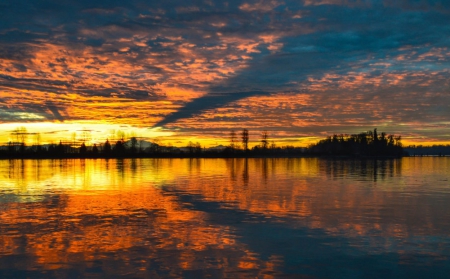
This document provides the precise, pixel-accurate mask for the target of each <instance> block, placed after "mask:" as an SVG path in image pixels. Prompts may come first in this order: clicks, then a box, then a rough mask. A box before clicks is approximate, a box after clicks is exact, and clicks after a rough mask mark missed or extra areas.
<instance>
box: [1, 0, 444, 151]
mask: <svg viewBox="0 0 450 279" xmlns="http://www.w3.org/2000/svg"><path fill="white" fill-rule="evenodd" d="M0 14H1V15H2V19H1V20H0V143H1V144H4V143H6V142H8V141H10V140H14V136H13V135H12V134H11V132H12V131H14V130H15V129H17V127H25V128H26V129H27V131H28V132H29V133H30V136H29V137H28V141H29V142H30V143H31V142H32V141H33V140H34V141H36V140H37V139H36V137H34V135H36V134H37V133H39V134H40V137H39V142H42V143H48V142H59V140H60V139H67V140H70V139H81V138H85V139H86V138H88V139H89V141H90V142H91V143H95V142H103V141H104V140H106V139H107V138H109V139H114V138H115V137H118V135H120V134H121V133H124V134H125V135H126V136H127V137H130V136H137V137H140V138H143V139H148V140H156V141H157V142H160V143H163V144H171V145H175V146H183V145H186V143H187V142H189V141H193V142H200V143H201V144H202V145H203V146H206V147H208V146H215V145H219V144H223V145H226V144H228V141H229V140H228V138H229V135H230V131H232V130H234V131H236V132H237V133H238V134H239V132H240V131H242V129H244V128H246V129H248V130H249V135H250V142H251V144H250V145H255V144H257V143H258V141H259V140H260V139H261V132H262V131H264V130H266V131H268V134H269V138H270V140H273V141H274V142H275V143H276V144H277V145H279V146H283V145H296V146H307V145H308V144H310V143H313V142H315V141H317V140H319V139H322V138H324V137H326V136H328V135H331V134H334V133H339V134H340V133H344V134H353V133H359V132H363V131H367V130H372V129H374V128H378V131H384V132H387V133H389V134H396V135H402V139H403V143H404V144H450V35H449V34H450V1H446V0H429V1H426V0H411V1H407V0H317V1H313V0H295V1H290V0H284V1H278V0H269V1H260V0H256V1H249V0H243V1H240V0H230V1H223V0H220V1H219V0H205V1H200V0H199V1H195V0H192V1H189V0H166V1H148V0H128V1H118V0H96V1H92V0H89V1H88V0H79V1H73V0H71V1H68V0H58V1H56V0H34V1H27V0H3V1H1V2H0ZM87 134H88V136H86V135H87ZM33 138H35V139H33Z"/></svg>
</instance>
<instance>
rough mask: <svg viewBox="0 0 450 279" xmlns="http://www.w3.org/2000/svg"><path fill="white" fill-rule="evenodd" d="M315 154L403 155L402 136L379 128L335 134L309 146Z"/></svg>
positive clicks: (310, 150)
mask: <svg viewBox="0 0 450 279" xmlns="http://www.w3.org/2000/svg"><path fill="white" fill-rule="evenodd" d="M309 152H310V153H311V154H314V155H328V156H363V157H373V156H396V157H399V156H403V155H404V154H403V147H402V142H401V136H396V135H387V134H386V133H384V132H382V133H378V132H377V129H374V130H373V132H372V131H368V132H363V133H359V134H353V135H345V134H340V135H337V134H335V135H333V136H329V137H327V138H326V139H323V140H321V141H319V142H318V143H316V144H313V145H311V146H310V147H309Z"/></svg>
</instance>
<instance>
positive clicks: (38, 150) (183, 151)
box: [0, 128, 404, 158]
mask: <svg viewBox="0 0 450 279" xmlns="http://www.w3.org/2000/svg"><path fill="white" fill-rule="evenodd" d="M27 134H28V133H26V129H22V128H21V129H16V130H14V131H13V132H12V133H11V135H12V136H13V137H15V138H16V141H14V142H13V141H10V142H8V144H7V145H6V146H3V148H0V157H3V158H16V157H17V158H20V157H33V158H34V157H36V158H72V157H73V158H78V157H81V158H83V157H86V158H97V157H261V156H274V157H276V156H283V157H301V156H351V157H372V156H389V157H392V156H396V157H398V156H402V155H404V154H403V148H402V144H401V136H395V135H387V134H386V133H384V132H383V133H378V132H377V129H374V130H373V132H372V131H368V132H363V133H359V134H354V135H346V134H335V135H333V136H329V137H327V138H326V139H323V140H320V141H319V142H317V143H315V144H312V145H310V146H309V147H307V148H304V147H295V146H289V145H286V146H277V145H276V144H275V142H274V141H273V140H270V138H269V133H268V131H266V130H264V131H262V132H260V134H259V135H256V136H257V137H258V138H259V139H257V140H254V141H253V143H255V142H256V144H254V145H253V147H251V148H250V146H249V142H250V133H249V130H248V129H242V130H241V131H240V132H236V131H235V130H232V131H230V133H229V139H228V140H229V144H228V145H227V146H221V147H220V148H218V147H217V148H204V147H202V146H201V145H200V143H198V142H197V143H193V142H189V143H188V144H187V146H185V147H174V146H170V145H169V146H165V145H162V144H159V143H158V142H157V141H153V142H145V143H146V144H145V145H144V141H142V140H141V139H139V138H138V137H135V136H133V137H131V138H130V139H129V140H125V137H124V134H123V133H122V134H121V138H120V139H118V140H112V141H110V140H109V139H107V140H106V141H105V142H104V143H101V144H93V145H90V146H88V145H87V144H86V142H87V140H86V138H87V137H84V139H83V140H81V143H75V142H74V141H62V140H61V141H60V142H59V143H58V144H46V145H41V144H38V142H37V141H35V144H33V145H31V146H27V145H26V143H25V139H26V135H27ZM38 140H40V138H38Z"/></svg>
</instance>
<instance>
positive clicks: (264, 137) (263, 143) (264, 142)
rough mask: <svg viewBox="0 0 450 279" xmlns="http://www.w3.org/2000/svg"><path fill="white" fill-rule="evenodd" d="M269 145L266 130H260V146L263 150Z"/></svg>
mask: <svg viewBox="0 0 450 279" xmlns="http://www.w3.org/2000/svg"><path fill="white" fill-rule="evenodd" d="M268 146H269V135H268V133H267V131H262V133H261V148H262V149H263V150H266V149H267V147H268Z"/></svg>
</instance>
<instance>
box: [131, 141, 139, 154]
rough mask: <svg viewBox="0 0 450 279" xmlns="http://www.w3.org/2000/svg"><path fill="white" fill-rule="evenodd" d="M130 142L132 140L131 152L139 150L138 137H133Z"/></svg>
mask: <svg viewBox="0 0 450 279" xmlns="http://www.w3.org/2000/svg"><path fill="white" fill-rule="evenodd" d="M130 142H131V147H130V152H131V153H133V154H134V153H136V151H137V144H138V141H137V139H136V137H132V138H131V140H130Z"/></svg>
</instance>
